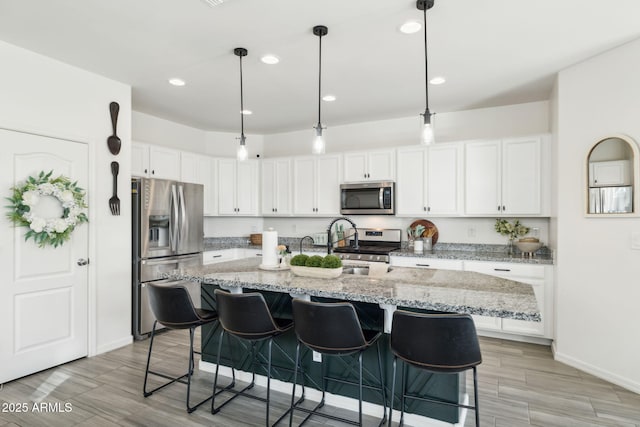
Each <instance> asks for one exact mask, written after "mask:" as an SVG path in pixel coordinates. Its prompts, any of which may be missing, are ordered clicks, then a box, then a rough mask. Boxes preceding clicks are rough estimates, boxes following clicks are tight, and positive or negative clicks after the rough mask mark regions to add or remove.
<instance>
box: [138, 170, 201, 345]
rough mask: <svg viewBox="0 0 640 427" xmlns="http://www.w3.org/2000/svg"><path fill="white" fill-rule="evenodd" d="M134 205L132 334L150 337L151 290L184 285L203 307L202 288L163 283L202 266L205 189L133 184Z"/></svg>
mask: <svg viewBox="0 0 640 427" xmlns="http://www.w3.org/2000/svg"><path fill="white" fill-rule="evenodd" d="M131 200H132V234H133V235H132V242H133V244H132V261H133V265H132V280H131V282H132V293H133V294H132V297H133V298H132V301H133V307H132V333H133V336H134V337H135V338H136V339H143V338H146V337H147V336H148V334H149V333H150V332H151V329H152V328H153V322H154V321H155V316H154V315H153V313H152V312H151V308H150V306H149V301H148V291H147V289H148V284H149V283H151V282H153V283H158V284H163V285H166V286H171V285H175V284H177V283H180V284H184V285H185V286H186V287H187V289H188V290H189V293H190V294H191V298H192V300H193V302H194V304H196V305H197V306H199V303H200V284H199V283H194V282H173V281H170V280H168V279H163V278H162V277H161V274H162V273H165V272H172V271H174V270H178V269H183V268H186V267H193V266H199V265H202V251H203V249H204V238H203V186H202V185H200V184H188V183H182V182H176V181H167V180H161V179H147V178H141V179H133V180H132V181H131Z"/></svg>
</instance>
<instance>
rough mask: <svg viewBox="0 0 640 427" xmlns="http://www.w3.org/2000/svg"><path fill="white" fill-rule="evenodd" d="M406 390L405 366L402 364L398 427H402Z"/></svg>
mask: <svg viewBox="0 0 640 427" xmlns="http://www.w3.org/2000/svg"><path fill="white" fill-rule="evenodd" d="M406 388H407V364H406V363H404V362H402V398H401V399H400V424H398V427H400V426H402V425H404V395H405V393H406Z"/></svg>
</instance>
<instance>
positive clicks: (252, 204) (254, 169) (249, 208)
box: [236, 160, 259, 215]
mask: <svg viewBox="0 0 640 427" xmlns="http://www.w3.org/2000/svg"><path fill="white" fill-rule="evenodd" d="M236 168H237V169H236V170H237V173H236V207H237V211H236V213H237V214H238V215H257V214H258V188H259V182H258V161H257V160H245V161H243V162H238V164H237V166H236Z"/></svg>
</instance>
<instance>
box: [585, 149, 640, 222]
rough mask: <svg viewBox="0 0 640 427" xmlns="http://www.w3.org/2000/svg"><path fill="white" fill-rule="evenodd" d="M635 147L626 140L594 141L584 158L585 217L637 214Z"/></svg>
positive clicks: (636, 150) (636, 151)
mask: <svg viewBox="0 0 640 427" xmlns="http://www.w3.org/2000/svg"><path fill="white" fill-rule="evenodd" d="M637 158H638V147H637V145H636V143H635V142H634V141H633V140H632V139H631V138H629V137H626V136H612V137H608V138H604V139H602V140H600V141H598V142H597V143H596V144H595V145H594V146H593V148H592V149H591V151H590V152H589V156H588V158H587V181H588V183H587V191H588V193H587V213H588V214H594V215H607V214H609V215H612V214H613V215H624V214H633V213H636V212H637V208H636V204H637V201H636V200H634V198H635V193H636V189H635V188H634V187H635V183H636V182H637V179H636V174H637V173H638V171H637V170H636V169H637V167H636V166H635V164H636V162H637Z"/></svg>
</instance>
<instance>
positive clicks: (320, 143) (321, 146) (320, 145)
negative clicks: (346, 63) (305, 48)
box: [312, 25, 329, 154]
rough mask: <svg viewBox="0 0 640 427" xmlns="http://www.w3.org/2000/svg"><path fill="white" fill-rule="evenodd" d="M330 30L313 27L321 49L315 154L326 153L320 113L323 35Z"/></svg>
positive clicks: (322, 27)
mask: <svg viewBox="0 0 640 427" xmlns="http://www.w3.org/2000/svg"><path fill="white" fill-rule="evenodd" d="M328 32H329V30H328V29H327V27H325V26H324V25H316V26H315V27H313V34H315V35H316V36H318V40H319V47H320V48H319V50H318V123H317V124H316V125H315V127H314V128H315V130H316V135H315V138H314V140H313V148H312V152H313V154H324V150H325V143H324V137H323V136H322V129H323V127H322V121H321V115H320V109H321V108H320V103H321V102H322V36H326V35H327V33H328Z"/></svg>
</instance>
